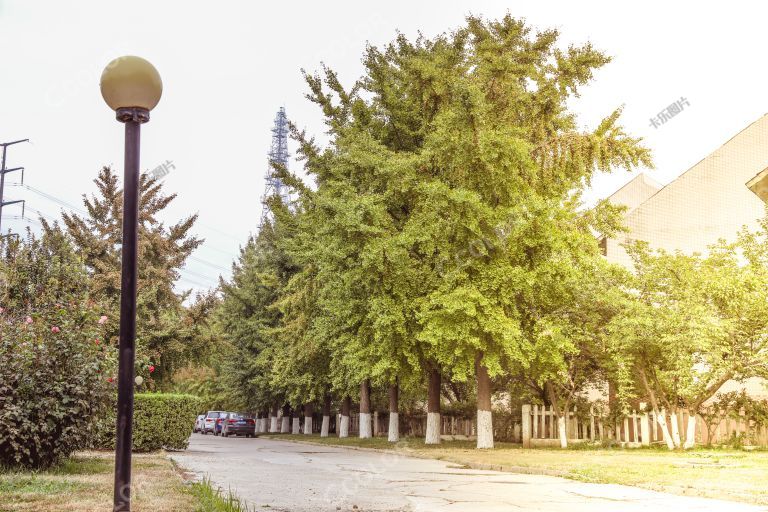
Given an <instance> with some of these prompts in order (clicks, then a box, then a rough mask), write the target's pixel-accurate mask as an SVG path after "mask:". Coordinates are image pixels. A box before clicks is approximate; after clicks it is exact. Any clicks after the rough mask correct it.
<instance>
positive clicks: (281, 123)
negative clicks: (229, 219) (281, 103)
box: [259, 107, 292, 228]
mask: <svg viewBox="0 0 768 512" xmlns="http://www.w3.org/2000/svg"><path fill="white" fill-rule="evenodd" d="M288 156H289V155H288V117H287V116H286V115H285V107H280V110H278V111H277V115H276V116H275V127H274V128H272V147H271V148H270V150H269V166H268V167H267V177H266V181H267V185H266V188H265V189H264V196H263V197H262V198H261V203H262V208H261V220H260V221H259V228H261V226H263V225H264V223H265V222H266V221H267V219H269V217H270V211H269V208H268V207H267V199H268V198H270V197H272V196H274V195H277V196H280V199H281V200H282V201H283V203H284V204H287V205H290V204H291V201H292V200H291V193H290V190H289V189H288V186H286V185H285V183H283V181H282V180H281V179H280V178H279V177H277V175H276V173H275V169H274V166H273V163H275V164H279V165H281V166H283V167H284V168H285V169H288Z"/></svg>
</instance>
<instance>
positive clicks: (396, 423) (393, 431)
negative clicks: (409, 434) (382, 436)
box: [387, 412, 400, 443]
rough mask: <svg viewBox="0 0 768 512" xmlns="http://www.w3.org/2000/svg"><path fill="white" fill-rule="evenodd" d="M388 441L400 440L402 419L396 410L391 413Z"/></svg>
mask: <svg viewBox="0 0 768 512" xmlns="http://www.w3.org/2000/svg"><path fill="white" fill-rule="evenodd" d="M387 441H389V442H390V443H396V442H398V441H400V419H399V416H398V413H396V412H391V413H389V434H388V435H387Z"/></svg>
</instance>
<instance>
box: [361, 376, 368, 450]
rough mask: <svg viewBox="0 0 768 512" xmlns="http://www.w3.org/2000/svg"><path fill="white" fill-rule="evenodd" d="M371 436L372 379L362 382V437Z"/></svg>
mask: <svg viewBox="0 0 768 512" xmlns="http://www.w3.org/2000/svg"><path fill="white" fill-rule="evenodd" d="M369 437H371V381H370V380H368V379H365V380H364V381H363V382H361V383H360V439H368V438H369Z"/></svg>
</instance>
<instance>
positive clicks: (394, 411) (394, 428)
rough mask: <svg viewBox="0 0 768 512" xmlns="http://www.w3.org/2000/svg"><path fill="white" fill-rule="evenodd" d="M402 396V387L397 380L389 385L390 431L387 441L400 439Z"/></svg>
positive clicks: (391, 441) (394, 441)
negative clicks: (399, 401) (399, 406)
mask: <svg viewBox="0 0 768 512" xmlns="http://www.w3.org/2000/svg"><path fill="white" fill-rule="evenodd" d="M399 398H400V387H399V386H398V385H397V381H395V383H394V384H392V385H390V386H389V432H388V435H387V441H389V442H390V443H396V442H398V441H400V416H399V410H398V400H399Z"/></svg>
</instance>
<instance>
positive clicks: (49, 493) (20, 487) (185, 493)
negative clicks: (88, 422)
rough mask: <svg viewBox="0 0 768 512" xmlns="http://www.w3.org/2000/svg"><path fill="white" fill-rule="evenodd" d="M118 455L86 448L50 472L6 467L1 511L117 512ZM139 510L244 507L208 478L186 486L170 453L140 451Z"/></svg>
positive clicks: (210, 511)
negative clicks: (114, 501)
mask: <svg viewBox="0 0 768 512" xmlns="http://www.w3.org/2000/svg"><path fill="white" fill-rule="evenodd" d="M113 471H114V454H112V453H106V452H84V453H80V454H78V455H76V456H74V457H72V458H70V459H69V460H67V461H66V462H64V463H63V464H61V465H60V466H58V467H56V468H52V469H50V470H48V471H41V472H19V471H3V470H0V512H11V511H13V512H16V511H42V510H45V511H46V512H74V511H77V512H91V511H93V512H95V511H99V512H102V511H103V512H111V510H112V485H113V478H114V473H113ZM132 475H133V477H132V482H133V486H132V491H131V498H132V500H131V501H132V508H131V510H132V511H133V512H150V511H152V512H192V511H194V512H217V511H225V512H239V511H241V510H245V509H244V508H243V507H242V506H240V505H239V503H238V502H237V500H236V499H234V498H232V497H229V496H227V497H224V496H222V495H221V493H219V492H218V491H216V490H214V489H212V488H211V486H210V485H209V484H208V483H207V482H203V483H196V484H193V485H191V486H187V485H184V483H183V481H182V478H181V474H180V472H179V471H178V469H177V468H176V467H175V466H174V465H173V463H172V462H171V461H170V460H169V459H168V458H167V457H166V455H165V454H164V453H161V452H160V453H152V454H134V455H133V472H132Z"/></svg>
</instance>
